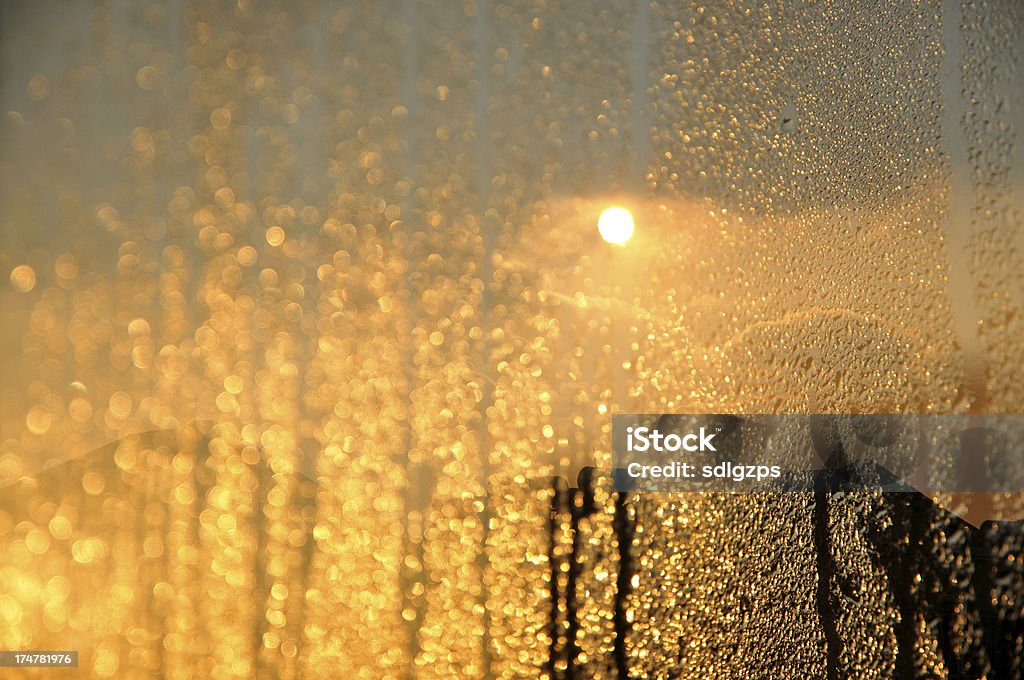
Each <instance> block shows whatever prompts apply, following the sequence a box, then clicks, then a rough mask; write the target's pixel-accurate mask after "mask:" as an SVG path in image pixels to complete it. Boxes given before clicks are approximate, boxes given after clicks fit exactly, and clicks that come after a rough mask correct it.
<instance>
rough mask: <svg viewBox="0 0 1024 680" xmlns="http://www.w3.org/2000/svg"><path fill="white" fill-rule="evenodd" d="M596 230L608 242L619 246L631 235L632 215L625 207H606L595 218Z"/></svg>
mask: <svg viewBox="0 0 1024 680" xmlns="http://www.w3.org/2000/svg"><path fill="white" fill-rule="evenodd" d="M597 231H598V232H600V234H601V238H603V239H604V240H605V241H608V243H614V244H615V245H618V246H621V245H623V244H624V243H625V242H626V241H628V240H629V239H630V238H632V237H633V216H632V215H630V214H629V211H628V210H626V209H625V208H608V209H607V210H605V211H604V212H603V213H601V217H599V218H598V219H597Z"/></svg>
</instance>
